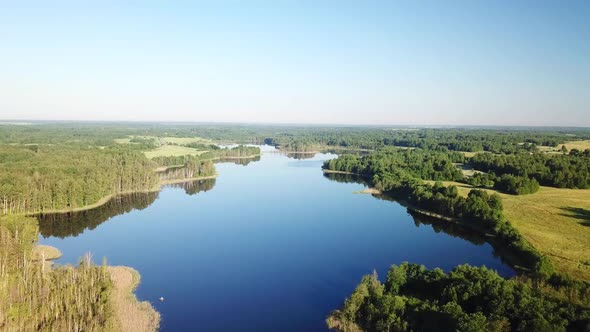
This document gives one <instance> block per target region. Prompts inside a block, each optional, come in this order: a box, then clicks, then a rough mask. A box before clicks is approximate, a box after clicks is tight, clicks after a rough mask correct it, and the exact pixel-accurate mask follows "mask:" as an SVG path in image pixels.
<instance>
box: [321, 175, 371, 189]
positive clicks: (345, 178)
mask: <svg viewBox="0 0 590 332" xmlns="http://www.w3.org/2000/svg"><path fill="white" fill-rule="evenodd" d="M324 177H326V178H328V179H330V180H332V181H335V182H340V183H360V184H363V185H365V186H367V187H369V186H370V181H369V180H368V179H367V178H364V177H362V176H360V175H356V174H345V173H324Z"/></svg>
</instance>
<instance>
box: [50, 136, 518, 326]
mask: <svg viewBox="0 0 590 332" xmlns="http://www.w3.org/2000/svg"><path fill="white" fill-rule="evenodd" d="M265 150H269V149H268V148H266V149H265ZM334 157H335V155H331V154H318V155H316V156H315V157H313V158H311V159H301V160H297V159H292V158H287V157H286V156H284V155H280V154H277V153H272V152H267V153H265V154H264V155H263V156H262V158H261V159H260V160H259V161H256V162H252V163H249V164H248V165H238V164H233V163H222V164H217V171H218V173H219V177H218V178H217V180H210V181H201V182H195V183H191V184H188V185H185V186H176V187H166V188H164V189H163V190H162V191H161V192H160V193H154V194H149V195H145V194H144V195H134V196H127V197H123V198H119V199H117V200H114V201H113V202H111V203H110V204H108V205H106V206H104V207H103V208H102V209H96V210H93V211H89V212H85V213H81V214H75V215H71V216H70V217H69V218H70V220H66V221H64V220H63V218H56V217H46V218H45V219H44V220H42V222H44V223H45V224H44V225H42V227H41V231H42V237H41V243H44V244H49V245H53V246H56V247H58V248H59V249H60V250H61V251H62V252H63V254H64V255H63V257H62V258H61V259H59V260H58V262H59V263H64V264H65V263H75V262H77V260H78V257H80V256H82V255H83V254H84V253H85V252H91V253H92V254H93V257H94V259H95V261H97V262H100V261H101V259H102V257H107V258H108V262H109V264H111V265H128V266H131V267H133V268H135V269H137V270H138V271H139V272H140V273H141V276H142V281H141V285H140V287H139V288H138V290H137V295H138V297H139V298H140V299H141V300H147V301H150V302H152V303H153V305H154V306H155V308H156V309H157V310H158V311H159V312H160V313H161V314H162V323H161V330H162V331H326V330H327V329H326V327H325V324H324V319H325V318H326V316H327V315H328V314H329V312H330V311H331V310H333V309H335V308H338V307H339V306H340V305H341V304H342V302H343V301H344V299H345V297H346V296H347V295H348V294H350V292H351V291H352V290H353V289H354V287H355V286H356V285H357V284H358V282H359V281H360V278H361V277H362V275H364V274H368V273H371V272H372V271H373V269H375V270H377V272H378V273H379V275H380V276H385V274H386V271H387V269H388V267H389V266H390V265H391V264H399V263H401V262H403V261H409V262H415V263H420V264H424V265H426V266H427V267H429V268H434V267H440V268H442V269H444V270H449V269H452V268H453V267H454V266H456V265H459V264H463V263H470V264H473V265H478V266H480V265H485V266H487V267H490V268H493V269H495V270H497V271H498V272H499V273H500V274H502V275H505V276H509V275H512V274H513V271H512V270H511V269H510V268H509V267H508V266H506V265H505V264H503V263H502V262H501V260H500V259H499V258H497V257H495V256H494V254H493V249H492V247H491V246H490V245H488V244H486V243H483V242H482V241H480V240H477V237H475V238H472V237H469V236H468V235H463V237H468V238H471V240H470V241H469V240H466V239H464V238H463V237H460V236H457V235H456V234H455V235H451V234H449V233H446V232H444V231H441V230H440V229H439V228H438V227H439V226H433V225H428V224H423V223H421V222H419V221H418V220H415V219H414V218H413V217H412V216H411V215H409V214H408V213H407V211H406V208H404V207H403V206H401V205H399V204H397V203H395V202H390V201H386V200H380V199H377V198H375V197H372V196H371V195H359V194H352V192H353V191H357V190H361V189H363V188H364V185H362V184H358V183H344V182H341V181H335V180H331V179H329V178H327V177H326V176H324V175H323V174H322V171H321V168H320V167H321V164H322V162H323V160H326V159H330V158H334ZM103 221H104V222H103ZM72 223H74V224H72ZM451 233H453V234H454V232H451ZM472 241H473V242H472ZM161 296H163V297H164V298H165V302H159V301H158V300H157V299H158V298H159V297H161Z"/></svg>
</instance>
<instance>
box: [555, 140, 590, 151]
mask: <svg viewBox="0 0 590 332" xmlns="http://www.w3.org/2000/svg"><path fill="white" fill-rule="evenodd" d="M563 145H565V147H566V148H567V149H568V150H571V149H578V150H580V151H583V150H586V149H590V140H585V141H571V142H565V144H563ZM559 148H561V145H560V146H559Z"/></svg>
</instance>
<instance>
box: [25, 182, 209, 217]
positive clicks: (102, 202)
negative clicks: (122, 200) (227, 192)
mask: <svg viewBox="0 0 590 332" xmlns="http://www.w3.org/2000/svg"><path fill="white" fill-rule="evenodd" d="M217 176H218V174H215V175H209V176H201V177H195V178H187V179H178V180H165V181H160V182H159V183H158V184H157V185H156V186H154V187H153V188H152V189H147V190H126V191H122V192H118V193H115V194H109V195H106V196H103V197H102V198H101V199H99V200H98V202H96V203H94V204H90V205H85V206H81V207H76V208H72V209H61V210H46V211H37V212H31V213H24V214H23V215H26V216H33V217H34V216H36V215H39V214H60V213H71V212H81V211H88V210H92V209H96V208H98V207H101V206H103V205H105V204H106V203H108V202H109V201H110V200H111V199H113V198H115V197H117V196H119V195H129V194H148V193H154V192H158V191H160V190H162V187H163V186H165V185H168V184H175V183H183V182H190V181H198V180H210V179H215V178H217Z"/></svg>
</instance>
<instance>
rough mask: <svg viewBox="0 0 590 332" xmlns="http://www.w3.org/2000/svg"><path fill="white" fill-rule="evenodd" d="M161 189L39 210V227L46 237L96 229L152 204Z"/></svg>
mask: <svg viewBox="0 0 590 332" xmlns="http://www.w3.org/2000/svg"><path fill="white" fill-rule="evenodd" d="M214 186H215V179H206V180H196V181H186V182H182V183H175V184H169V185H166V187H172V188H180V189H184V191H185V193H186V194H187V195H195V194H198V193H200V192H206V191H209V190H211V189H213V187H214ZM158 194H159V193H158V192H152V193H133V194H125V195H120V196H117V197H114V198H112V199H111V200H109V201H108V202H106V203H105V204H104V205H101V206H99V207H97V208H94V209H90V210H84V211H77V212H67V213H48V214H39V215H36V216H35V217H36V218H37V219H38V220H39V231H40V233H41V235H42V236H43V237H45V238H48V237H51V236H54V237H59V238H62V239H63V238H66V237H69V236H78V235H80V234H82V233H83V232H84V231H85V230H93V229H95V228H96V227H98V226H99V225H100V224H102V223H103V222H105V221H107V220H109V219H111V218H113V217H115V216H118V215H121V214H125V213H128V212H131V211H133V210H143V209H145V208H147V207H148V206H150V205H151V204H152V203H153V202H154V201H155V200H156V198H158Z"/></svg>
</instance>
